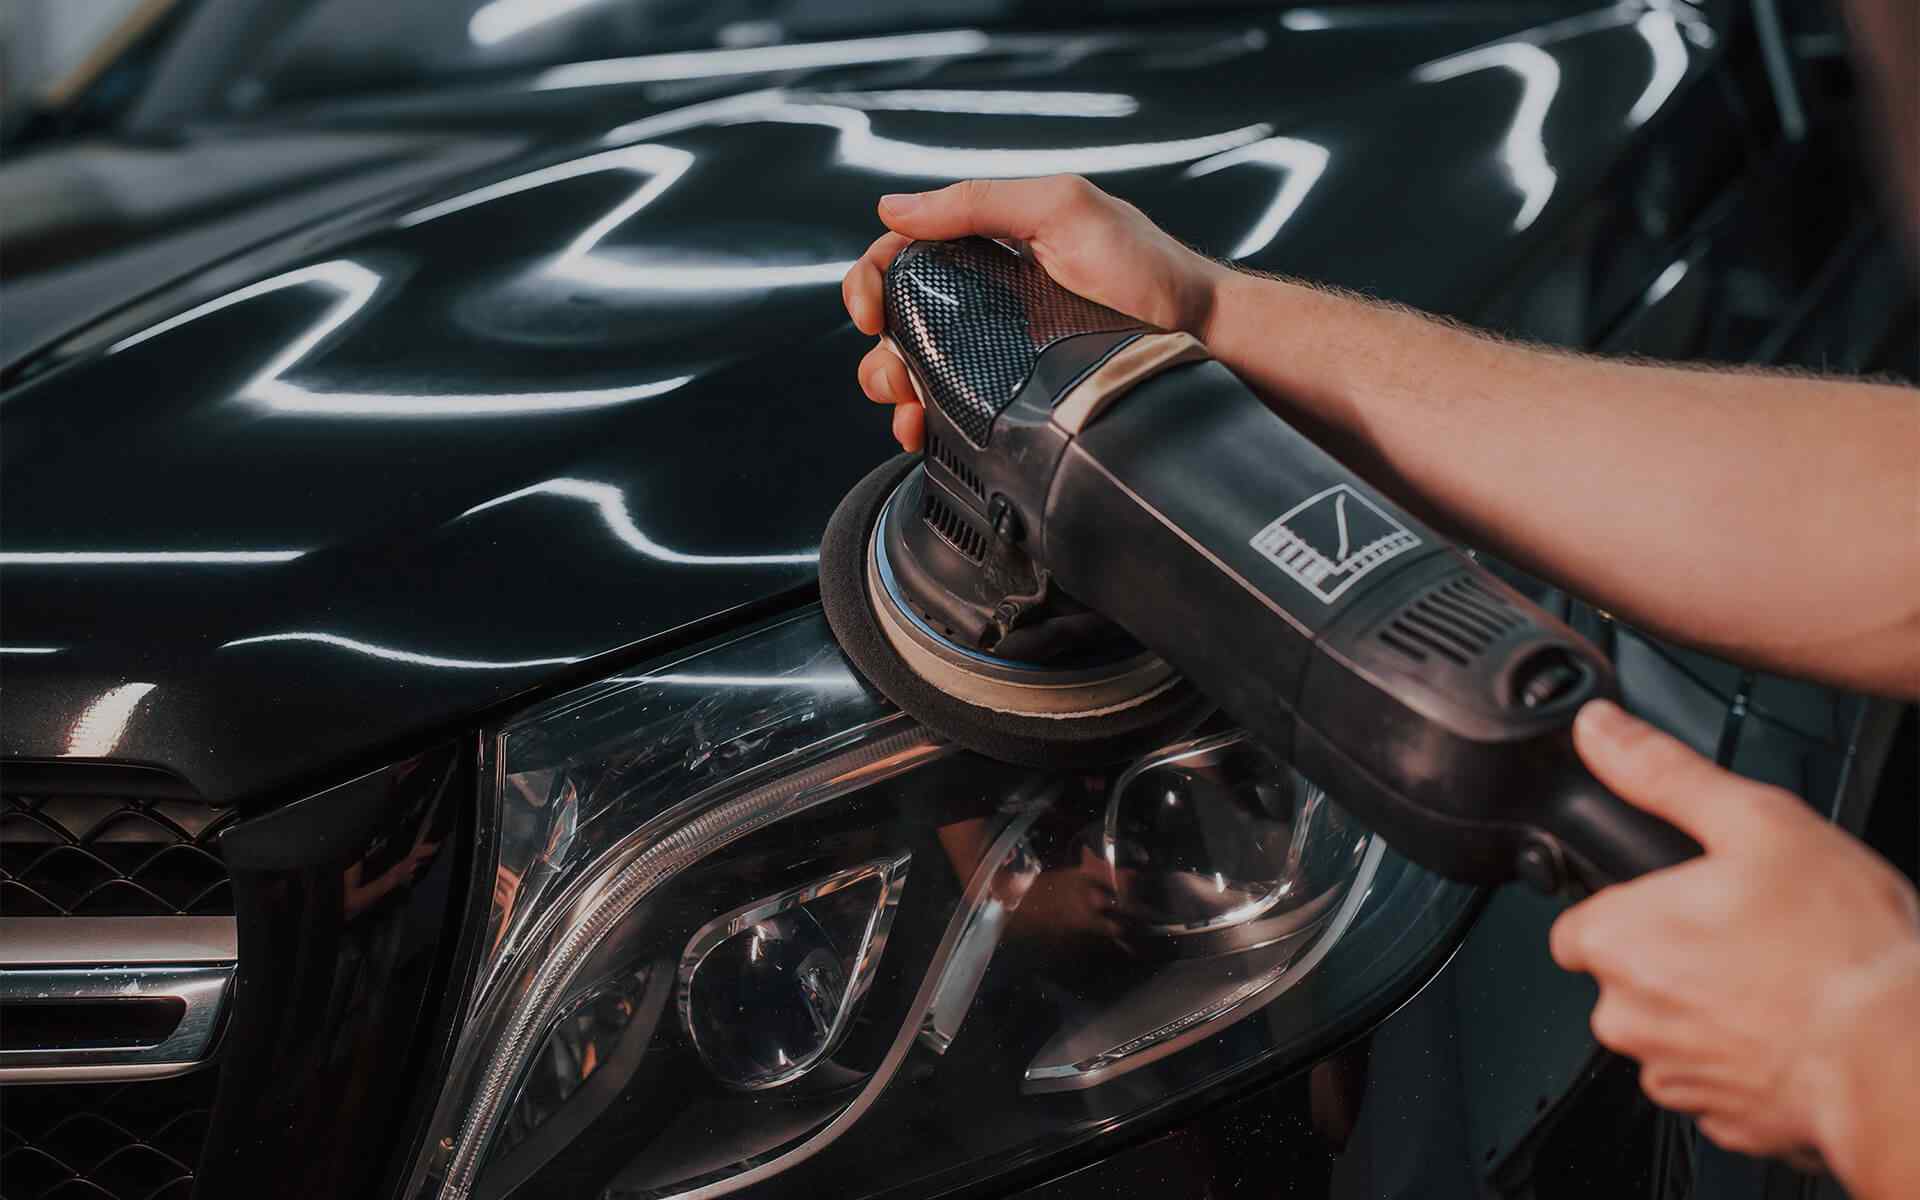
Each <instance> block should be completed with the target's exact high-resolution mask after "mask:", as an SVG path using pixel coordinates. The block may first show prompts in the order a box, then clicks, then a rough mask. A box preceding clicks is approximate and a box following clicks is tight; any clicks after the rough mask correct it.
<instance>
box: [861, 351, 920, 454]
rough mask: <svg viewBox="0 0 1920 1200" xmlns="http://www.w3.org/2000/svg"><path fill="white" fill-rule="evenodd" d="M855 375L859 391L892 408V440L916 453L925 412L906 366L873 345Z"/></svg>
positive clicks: (892, 355)
mask: <svg viewBox="0 0 1920 1200" xmlns="http://www.w3.org/2000/svg"><path fill="white" fill-rule="evenodd" d="M855 374H856V375H857V376H858V377H859V380H860V390H861V391H863V392H865V393H866V394H867V397H868V398H869V399H871V400H872V401H873V402H874V403H876V404H891V405H893V439H894V440H895V441H897V442H899V443H900V448H901V449H902V450H905V451H906V452H907V453H909V454H918V453H919V452H920V448H921V446H922V445H923V444H924V443H925V442H926V437H927V410H926V409H924V408H921V407H920V402H919V399H918V398H917V397H916V396H915V395H914V391H913V382H912V380H910V379H908V378H907V365H906V364H905V363H903V362H901V361H900V356H899V355H897V354H895V353H894V352H893V351H891V350H889V349H887V348H886V347H885V346H875V347H874V348H873V349H871V350H869V351H867V356H866V357H865V358H863V359H861V360H860V366H859V367H858V368H857V369H856V371H855Z"/></svg>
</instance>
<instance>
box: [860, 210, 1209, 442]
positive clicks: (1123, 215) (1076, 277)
mask: <svg viewBox="0 0 1920 1200" xmlns="http://www.w3.org/2000/svg"><path fill="white" fill-rule="evenodd" d="M880 219H881V220H882V221H884V222H886V225H887V228H888V229H890V230H891V231H892V232H890V233H886V234H883V235H882V236H881V237H880V239H879V240H878V241H876V242H874V244H873V245H872V246H871V247H869V248H868V250H867V252H866V254H865V255H864V256H862V257H861V259H860V261H859V262H857V263H855V264H854V265H853V269H852V270H850V271H848V272H847V277H846V280H845V281H844V282H843V283H842V284H841V285H840V287H841V294H842V295H843V297H844V298H845V300H846V304H847V312H848V313H849V314H850V315H851V316H852V317H853V323H854V324H855V325H856V326H858V327H859V328H860V331H861V332H862V333H870V334H879V333H881V332H883V331H884V328H885V325H886V317H885V314H884V312H883V310H882V306H881V295H880V276H881V273H882V272H884V271H885V270H886V269H887V264H889V263H891V262H892V261H893V257H894V255H896V254H898V253H900V251H901V250H902V249H904V248H905V247H906V245H907V243H909V242H912V241H922V240H924V241H944V240H947V239H950V238H958V237H966V236H968V235H978V236H981V237H990V238H999V239H1002V240H1005V241H1014V242H1021V243H1024V244H1025V246H1026V249H1027V251H1028V253H1030V254H1032V255H1033V257H1034V259H1035V260H1036V261H1037V262H1039V264H1040V265H1041V266H1042V267H1044V268H1046V271H1047V274H1049V275H1051V276H1053V279H1054V281H1055V282H1056V283H1058V284H1060V286H1062V287H1064V288H1066V289H1067V290H1068V291H1071V292H1077V293H1079V294H1080V295H1082V296H1085V297H1086V298H1087V299H1089V300H1093V301H1097V302H1098V303H1101V304H1104V305H1106V306H1107V307H1108V308H1112V309H1117V310H1119V311H1120V312H1123V313H1126V314H1127V315H1128V316H1132V317H1138V318H1140V319H1141V320H1143V321H1146V322H1149V323H1150V324H1154V325H1158V326H1160V327H1161V328H1163V329H1180V330H1185V331H1186V332H1188V333H1191V334H1194V335H1195V336H1196V337H1201V338H1202V339H1203V340H1204V338H1205V331H1206V326H1207V322H1208V320H1209V318H1210V317H1211V316H1212V313H1213V304H1214V294H1215V292H1216V290H1217V288H1218V284H1219V280H1220V279H1221V278H1222V277H1223V276H1226V275H1229V274H1231V272H1230V271H1229V270H1228V269H1227V268H1226V267H1223V266H1221V265H1220V264H1219V263H1216V262H1213V261H1212V260H1210V259H1207V258H1204V257H1202V256H1201V255H1199V254H1197V253H1195V252H1194V251H1192V250H1189V249H1188V248H1187V247H1185V246H1183V245H1181V244H1180V243H1179V242H1178V241H1176V240H1174V239H1173V238H1172V237H1170V236H1169V235H1168V234H1166V233H1165V232H1163V231H1162V230H1161V229H1160V228H1159V227H1158V226H1156V225H1155V224H1154V223H1153V222H1152V221H1149V220H1148V219H1147V218H1146V216H1145V215H1144V214H1142V213H1141V212H1140V210H1139V209H1137V208H1135V207H1134V206H1133V205H1131V204H1128V203H1126V202H1125V201H1122V200H1116V199H1114V198H1113V197H1112V196H1109V195H1107V194H1106V193H1105V192H1103V191H1101V190H1100V189H1099V188H1097V187H1095V186H1093V185H1092V184H1091V183H1088V182H1087V181H1086V180H1084V179H1081V178H1079V177H1078V176H1073V175H1056V176H1053V177H1051V178H1047V179H1012V180H988V179H971V180H968V181H967V182H965V183H956V184H954V185H953V186H951V187H944V188H941V189H940V190H939V191H935V192H920V193H915V194H907V195H896V196H882V197H881V198H880ZM860 386H861V388H862V389H863V390H864V391H865V392H866V393H867V395H868V396H869V397H870V398H872V399H873V400H874V401H875V402H877V403H880V404H892V405H896V406H897V407H895V409H894V413H893V435H894V437H895V438H897V439H898V440H899V442H900V445H901V447H902V448H903V449H906V450H910V451H911V450H918V449H919V448H920V444H921V441H922V439H923V438H924V437H925V432H926V414H925V413H923V412H922V411H921V409H920V404H919V402H918V401H917V400H916V399H915V398H914V393H913V385H912V383H910V382H909V381H908V378H907V369H906V367H904V366H903V365H901V363H900V360H899V359H898V358H895V357H894V356H893V354H892V353H890V352H889V351H888V350H887V349H886V348H884V347H880V346H876V347H874V349H873V350H872V351H870V352H869V353H868V354H867V357H866V358H865V359H864V360H863V361H862V362H861V364H860Z"/></svg>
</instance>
